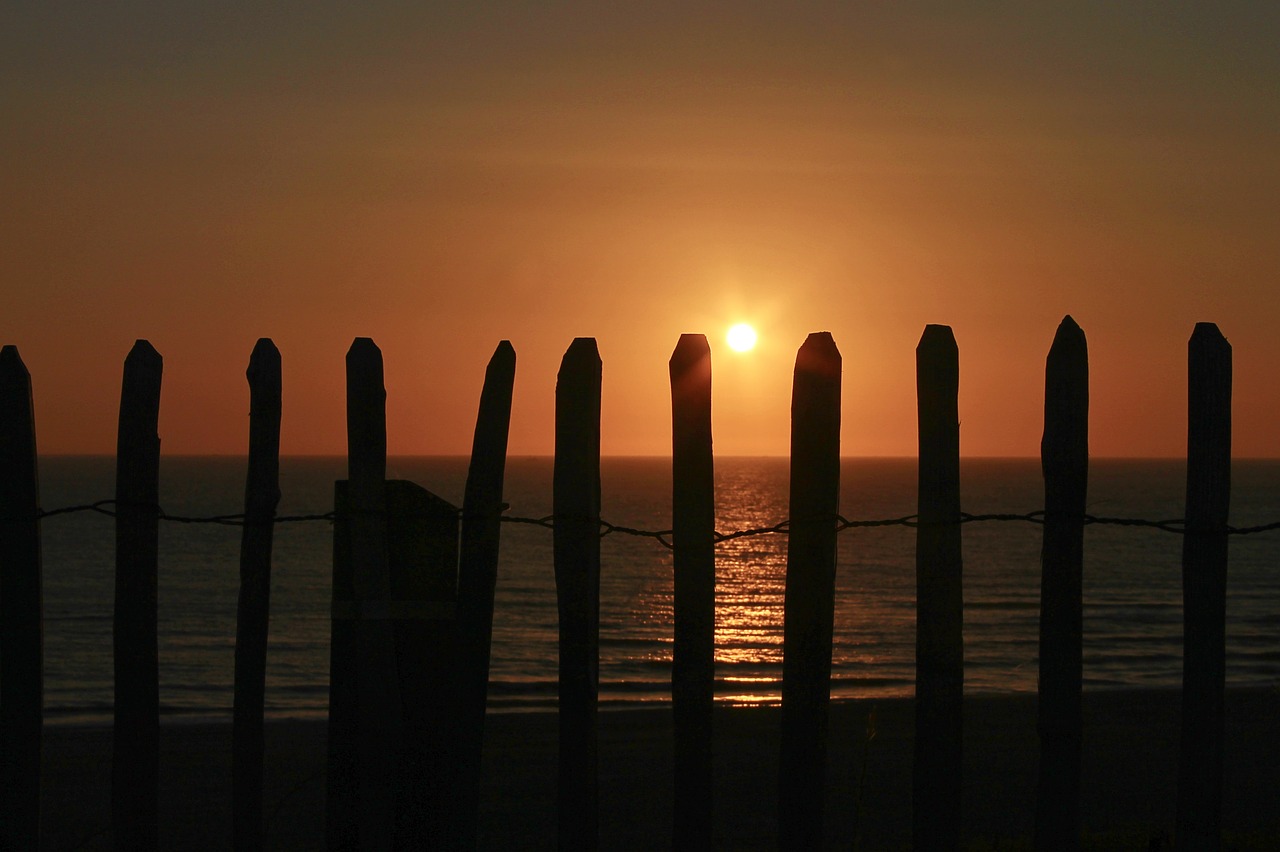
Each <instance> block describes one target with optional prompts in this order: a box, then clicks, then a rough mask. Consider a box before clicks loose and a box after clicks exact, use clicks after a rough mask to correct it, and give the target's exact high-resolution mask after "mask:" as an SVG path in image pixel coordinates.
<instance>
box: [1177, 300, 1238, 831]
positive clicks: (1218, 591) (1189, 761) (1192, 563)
mask: <svg viewBox="0 0 1280 852" xmlns="http://www.w3.org/2000/svg"><path fill="white" fill-rule="evenodd" d="M1187 390H1188V405H1187V502H1186V515H1185V517H1186V535H1184V536H1183V539H1182V610H1183V628H1182V629H1183V633H1182V636H1183V639H1182V641H1183V652H1182V654H1183V656H1182V751H1181V757H1180V759H1179V762H1178V811H1177V844H1178V850H1179V852H1183V850H1193V852H1198V850H1217V849H1219V848H1220V847H1221V844H1222V769H1223V736H1224V730H1223V724H1224V717H1223V701H1224V698H1225V696H1224V689H1225V680H1226V595H1227V516H1228V512H1229V509H1230V502H1231V344H1229V343H1228V342H1227V340H1226V338H1224V337H1223V336H1222V332H1220V331H1219V330H1218V327H1217V326H1216V325H1214V324H1213V323H1208V322H1201V323H1196V327H1195V331H1194V332H1193V333H1192V335H1191V341H1190V343H1189V345H1188V382H1187Z"/></svg>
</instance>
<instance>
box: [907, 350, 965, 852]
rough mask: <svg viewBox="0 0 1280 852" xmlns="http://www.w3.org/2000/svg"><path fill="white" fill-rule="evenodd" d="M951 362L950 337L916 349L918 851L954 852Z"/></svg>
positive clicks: (955, 527) (956, 420)
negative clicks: (917, 462)
mask: <svg viewBox="0 0 1280 852" xmlns="http://www.w3.org/2000/svg"><path fill="white" fill-rule="evenodd" d="M959 388H960V355H959V351H958V349H957V348H956V339H955V336H954V335H953V334H952V332H951V328H950V327H949V326H945V325H929V326H926V327H925V330H924V334H923V335H922V336H921V338H920V343H919V345H918V346H917V347H916V400H917V409H918V420H919V444H920V458H919V475H918V503H919V508H918V513H919V520H920V524H919V526H918V527H916V739H915V752H914V762H913V769H912V776H913V778H912V788H913V790H914V798H913V801H912V805H913V807H912V835H913V837H914V839H915V848H916V849H917V850H920V852H925V850H937V849H958V848H959V846H960V816H961V810H960V803H961V799H960V791H961V783H960V782H961V776H962V772H961V769H962V767H961V755H962V721H963V715H962V714H963V698H964V635H963V628H964V600H963V579H962V568H963V564H962V561H961V551H960V416H959V409H958V395H959Z"/></svg>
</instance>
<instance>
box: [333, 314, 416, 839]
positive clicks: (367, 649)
mask: <svg viewBox="0 0 1280 852" xmlns="http://www.w3.org/2000/svg"><path fill="white" fill-rule="evenodd" d="M386 426H387V419H386V390H385V389H384V386H383V379H382V352H381V351H380V350H379V349H378V347H377V346H376V345H374V343H373V341H372V340H370V339H368V338H363V337H360V338H356V340H355V341H354V342H353V343H352V344H351V349H350V350H349V351H348V352H347V471H348V473H347V477H348V488H349V494H348V513H349V527H350V530H349V534H350V547H351V586H350V590H349V591H350V594H351V595H352V599H353V600H354V601H355V602H356V604H357V605H359V606H361V607H362V608H363V609H362V612H363V615H362V617H360V618H359V619H356V620H353V621H352V622H351V623H350V625H349V630H350V635H349V640H350V642H351V645H350V646H347V647H335V648H333V649H332V650H331V665H330V668H331V673H330V678H331V682H330V690H331V693H330V697H331V709H330V713H331V716H330V734H329V736H330V761H331V764H330V765H331V767H332V768H333V769H334V772H335V775H336V777H333V776H331V778H330V783H329V799H330V803H329V810H328V817H327V834H328V842H329V846H330V848H352V847H353V845H358V847H359V848H360V849H363V850H380V849H390V848H391V847H392V845H393V842H394V837H395V825H396V796H397V791H396V779H397V768H398V761H399V753H398V752H399V744H400V742H401V705H400V689H399V676H398V673H397V669H396V654H395V636H394V631H393V628H392V623H391V621H390V620H389V619H388V618H387V617H385V610H386V606H387V601H388V600H389V597H390V593H391V581H390V573H389V569H388V554H387V514H386V471H387V428H386ZM336 538H337V536H336V531H335V539H336ZM335 547H336V542H335ZM336 580H337V578H336V577H335V601H336V600H337V598H336V594H337V591H338V589H337V585H336ZM379 616H382V617H379ZM347 629H348V625H346V624H343V626H341V627H340V626H339V625H338V622H337V621H336V620H335V625H334V639H333V641H334V642H335V644H338V645H343V644H344V643H345V642H346V641H347V640H348V637H347V636H342V635H339V634H342V633H343V632H344V631H345V630H347ZM347 655H351V656H347ZM335 663H337V664H338V668H339V671H336V672H335V671H333V667H334V664H335ZM344 669H345V670H344ZM342 677H352V678H354V681H355V689H354V695H353V696H350V698H353V699H354V702H355V709H354V711H352V712H350V713H348V711H346V710H344V709H341V708H338V710H337V715H338V719H337V722H338V724H337V726H336V727H335V725H334V721H335V720H334V719H333V714H334V708H333V705H332V700H333V691H334V690H335V689H336V690H337V691H338V693H339V694H340V695H341V693H342V690H343V689H344V687H343V686H342V685H340V684H339V685H337V686H335V684H334V683H333V679H334V678H342ZM335 737H337V738H338V741H337V742H335V740H334V738H335ZM343 738H350V739H348V740H347V741H346V742H343V741H342V740H343ZM348 773H353V774H354V777H352V776H351V775H349V774H348ZM344 796H345V797H347V798H348V800H349V799H350V798H351V797H354V800H355V804H354V814H352V813H351V812H350V811H349V810H347V809H348V808H351V807H352V805H351V804H350V803H349V801H348V803H347V804H343V803H342V802H341V801H339V800H340V799H342V798H343V797H344ZM351 817H354V819H353V820H352V819H351ZM352 823H354V827H353V825H352Z"/></svg>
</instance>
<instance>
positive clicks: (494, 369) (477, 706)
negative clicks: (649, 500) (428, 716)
mask: <svg viewBox="0 0 1280 852" xmlns="http://www.w3.org/2000/svg"><path fill="white" fill-rule="evenodd" d="M515 375H516V352H515V349H513V348H512V346H511V343H510V342H509V341H506V340H504V341H502V342H501V343H499V344H498V347H497V349H495V350H494V353H493V356H492V357H491V358H490V359H489V366H488V368H487V369H486V370H485V376H484V388H483V389H482V390H481V392H480V410H479V413H478V414H477V415H476V428H475V435H474V437H473V439H472V442H471V465H470V467H469V468H468V470H467V484H466V489H465V491H464V493H463V498H462V543H461V551H462V552H461V561H460V563H459V565H458V625H457V630H458V641H457V671H458V675H457V691H458V699H457V702H458V725H457V737H458V743H457V758H456V759H457V761H458V792H457V796H458V804H457V811H456V819H457V821H458V827H457V831H458V837H459V838H460V844H461V845H462V846H465V847H467V848H475V845H476V831H477V828H478V825H477V820H478V818H479V806H480V758H481V753H482V746H483V743H484V718H485V707H486V704H487V702H488V696H489V651H490V646H491V641H492V637H493V600H494V590H495V587H496V585H497V580H498V546H499V540H500V537H501V530H502V511H503V508H504V506H503V502H502V487H503V481H504V478H505V474H506V464H507V437H508V434H509V432H510V427H511V395H512V390H513V387H514V384H515Z"/></svg>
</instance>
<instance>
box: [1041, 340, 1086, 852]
mask: <svg viewBox="0 0 1280 852" xmlns="http://www.w3.org/2000/svg"><path fill="white" fill-rule="evenodd" d="M1040 461H1041V467H1042V470H1043V473H1044V507H1045V518H1044V543H1043V546H1042V549H1041V555H1040V686H1039V689H1040V706H1039V720H1038V724H1037V727H1038V730H1039V734H1040V776H1039V777H1040V782H1039V788H1038V791H1037V796H1036V831H1035V843H1036V849H1037V850H1042V851H1043V850H1071V849H1078V848H1079V846H1080V749H1081V727H1082V719H1081V704H1080V700H1081V689H1082V677H1083V662H1082V660H1083V657H1082V649H1081V639H1082V632H1083V627H1082V621H1083V603H1082V597H1081V588H1082V587H1081V582H1082V580H1081V578H1082V571H1083V565H1084V510H1085V497H1086V492H1087V490H1088V482H1089V351H1088V346H1087V344H1086V342H1085V336H1084V332H1083V331H1081V329H1080V326H1078V325H1076V323H1075V320H1073V319H1072V318H1071V317H1069V316H1068V317H1065V318H1063V320H1062V322H1061V323H1060V324H1059V325H1058V331H1057V334H1055V335H1054V339H1053V345H1052V346H1051V347H1050V348H1049V357H1048V359H1047V360H1046V362H1045V392H1044V437H1043V439H1042V440H1041V443H1040Z"/></svg>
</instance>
